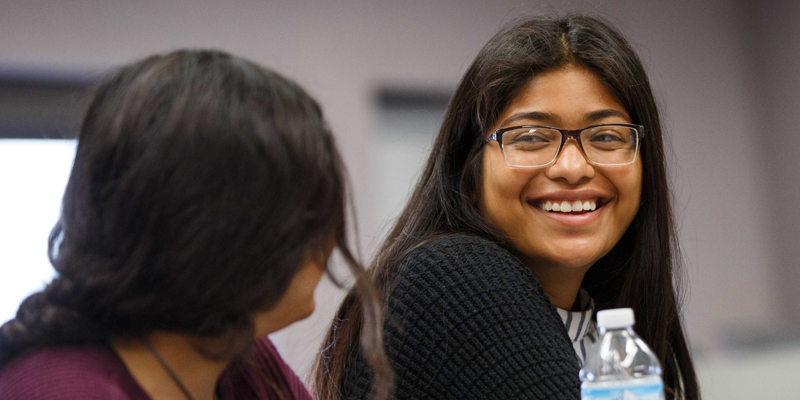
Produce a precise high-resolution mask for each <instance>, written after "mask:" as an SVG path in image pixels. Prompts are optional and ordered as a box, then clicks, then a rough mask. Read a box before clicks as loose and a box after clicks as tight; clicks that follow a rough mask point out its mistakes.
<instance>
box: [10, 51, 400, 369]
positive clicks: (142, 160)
mask: <svg viewBox="0 0 800 400" xmlns="http://www.w3.org/2000/svg"><path fill="white" fill-rule="evenodd" d="M78 139H79V140H78V146H77V152H76V156H75V162H74V165H73V168H72V173H71V175H70V178H69V182H68V184H67V188H66V191H65V193H64V198H63V204H62V209H61V217H60V219H59V221H58V223H57V224H56V226H55V228H54V229H53V231H52V233H51V235H50V238H49V252H50V260H51V262H52V264H53V267H54V268H55V270H56V271H57V276H56V278H54V279H53V281H52V282H51V283H50V284H49V285H47V287H46V288H45V289H44V290H42V291H40V292H38V293H35V294H33V295H31V296H30V297H28V298H27V299H26V300H25V301H23V302H22V304H21V306H20V307H19V310H18V312H17V315H16V318H14V319H12V320H10V321H8V322H7V323H6V324H4V325H3V326H2V327H1V328H0V369H2V368H3V367H4V366H5V365H7V364H8V363H9V362H10V361H12V360H13V359H15V358H16V357H19V356H20V355H22V354H23V353H25V352H26V351H28V350H32V349H36V348H41V347H44V346H52V345H64V344H78V343H91V342H103V341H106V340H107V339H108V338H109V337H112V336H115V335H119V336H129V337H135V336H137V335H142V334H145V333H148V332H150V331H154V330H162V331H170V332H177V333H183V334H187V335H192V336H197V337H208V338H222V339H226V340H223V342H224V343H229V345H225V346H223V347H225V348H223V349H212V350H213V351H211V352H210V353H209V354H211V355H212V356H214V357H231V356H232V354H234V353H236V352H237V351H240V350H243V346H245V345H247V344H249V343H250V342H252V339H253V316H254V314H255V313H257V312H259V311H262V310H265V309H268V308H269V307H270V306H271V305H273V304H274V303H275V302H276V301H277V300H278V299H279V298H281V296H282V295H283V293H284V292H285V291H286V289H287V287H288V285H289V283H290V281H291V279H292V278H293V277H294V276H295V274H296V272H297V271H298V270H299V268H301V267H302V266H303V264H304V260H305V259H307V257H308V256H309V254H311V255H315V254H322V253H323V251H324V249H326V248H329V246H330V243H331V242H332V240H335V243H336V245H337V246H338V249H339V252H340V253H341V255H342V256H343V258H344V259H345V260H346V261H347V264H348V265H349V267H350V270H351V271H352V272H353V273H354V274H355V275H356V276H357V277H361V276H362V275H363V269H362V268H361V267H360V266H359V264H358V263H357V262H356V260H355V258H354V257H353V254H352V253H351V251H350V250H349V248H348V244H347V243H348V241H347V235H346V224H345V222H346V218H345V214H346V203H347V202H346V198H345V192H346V182H345V173H344V168H343V165H342V162H341V160H340V157H339V155H338V153H337V150H336V148H335V145H334V139H333V136H332V135H331V133H330V131H329V129H328V127H327V124H326V122H325V120H324V118H323V115H322V112H321V109H320V107H319V105H318V104H317V103H316V101H314V100H313V99H312V98H311V97H310V96H309V95H308V94H306V92H305V91H304V90H303V89H302V88H301V87H300V86H298V85H297V84H295V83H294V82H292V81H290V80H288V79H286V78H284V77H282V76H280V75H279V74H277V73H275V72H273V71H270V70H268V69H266V68H263V67H261V66H258V65H256V64H254V63H252V62H249V61H247V60H244V59H242V58H238V57H234V56H231V55H229V54H226V53H223V52H219V51H200V50H198V51H190V50H183V51H177V52H173V53H169V54H166V55H157V56H152V57H149V58H147V59H144V60H142V61H139V62H136V63H134V64H131V65H128V66H125V67H122V68H120V69H118V70H117V71H115V72H113V73H111V74H109V75H108V76H106V77H105V78H104V79H103V80H102V81H101V82H100V83H99V85H98V86H97V87H96V89H95V93H94V95H93V98H92V99H91V101H90V104H89V106H88V110H87V111H86V113H85V117H84V119H83V122H82V125H81V128H80V133H79V138H78ZM355 288H356V289H355V290H356V291H358V293H359V298H360V299H361V300H362V301H364V304H365V306H364V307H363V309H364V310H365V312H364V315H363V318H365V320H367V321H371V322H367V323H366V325H369V326H371V327H370V328H367V329H368V330H371V331H372V332H374V333H373V334H369V335H367V336H366V337H365V338H364V346H365V348H368V349H370V350H369V351H370V352H371V353H372V356H371V357H370V361H374V362H375V365H376V368H377V370H378V372H379V375H380V371H383V370H388V368H386V367H382V366H383V365H385V364H386V362H385V356H383V353H382V346H381V345H380V340H379V339H380V326H381V317H380V307H379V306H377V304H378V303H377V301H376V299H377V297H376V292H375V289H374V287H373V286H372V285H371V284H370V283H369V280H368V279H364V278H359V279H358V280H357V283H356V286H355Z"/></svg>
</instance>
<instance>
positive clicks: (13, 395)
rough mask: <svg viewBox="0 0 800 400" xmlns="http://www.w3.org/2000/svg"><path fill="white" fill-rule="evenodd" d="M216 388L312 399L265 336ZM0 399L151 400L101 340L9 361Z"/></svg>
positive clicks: (250, 395) (226, 393) (223, 394)
mask: <svg viewBox="0 0 800 400" xmlns="http://www.w3.org/2000/svg"><path fill="white" fill-rule="evenodd" d="M217 390H218V392H219V395H220V399H221V400H232V399H237V398H238V399H242V398H245V399H267V400H272V399H276V400H277V399H298V400H312V399H313V398H312V397H311V395H310V394H309V393H308V391H307V390H306V388H305V386H303V382H302V381H301V380H300V378H299V377H298V376H297V375H296V374H295V373H294V372H293V371H292V370H291V368H290V367H289V366H288V365H287V364H286V362H285V361H283V359H282V358H281V356H280V354H278V351H277V350H276V349H275V345H273V344H272V341H270V340H269V338H266V337H265V338H263V339H259V340H258V341H256V343H255V344H254V345H253V347H252V349H251V350H250V351H249V353H248V354H247V355H246V357H245V359H244V361H243V362H242V363H239V364H237V365H236V366H231V367H229V368H228V369H227V370H225V372H223V373H222V375H221V376H220V378H219V381H217ZM278 392H280V393H281V394H280V395H279V394H278ZM0 399H2V400H56V399H58V400H95V399H96V400H100V399H104V400H151V399H150V396H148V395H147V393H145V391H144V390H143V389H142V387H141V386H139V384H138V383H137V382H136V381H135V380H134V379H133V376H131V374H130V372H128V369H127V368H126V367H125V364H124V363H123V362H122V360H120V358H119V357H118V356H117V355H116V353H114V351H112V350H111V348H109V347H108V346H107V345H105V344H94V345H82V346H61V347H48V348H44V349H41V350H36V351H34V352H33V353H30V354H28V355H26V356H23V357H20V358H18V359H16V360H14V361H12V362H11V363H10V364H8V365H7V366H6V368H4V369H3V370H2V371H0Z"/></svg>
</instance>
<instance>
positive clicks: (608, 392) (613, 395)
mask: <svg viewBox="0 0 800 400" xmlns="http://www.w3.org/2000/svg"><path fill="white" fill-rule="evenodd" d="M584 386H585V385H584ZM581 399H582V400H663V399H664V384H663V383H661V382H659V383H656V384H652V385H644V386H642V385H631V386H627V385H626V386H616V385H615V387H582V388H581Z"/></svg>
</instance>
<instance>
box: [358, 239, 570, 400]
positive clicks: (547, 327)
mask: <svg viewBox="0 0 800 400" xmlns="http://www.w3.org/2000/svg"><path fill="white" fill-rule="evenodd" d="M392 284H393V287H392V289H391V291H390V294H389V300H388V311H387V317H386V322H385V324H384V335H385V336H384V338H385V348H386V352H387V354H388V357H389V360H390V363H391V365H392V367H393V369H394V372H395V388H394V395H395V398H396V399H398V400H403V399H459V400H464V399H503V400H507V399H576V400H577V399H580V381H579V380H578V371H579V368H580V367H579V365H578V359H577V357H576V356H575V352H574V350H573V348H572V343H571V341H570V339H569V337H568V336H567V333H566V329H565V328H564V324H563V323H562V321H561V318H560V317H559V315H558V314H557V312H556V309H555V307H554V306H553V305H552V304H551V303H550V300H549V298H548V297H547V295H546V293H545V292H544V290H543V289H542V287H541V286H540V285H539V283H538V282H537V280H536V278H534V276H533V275H532V274H531V272H530V271H529V270H528V269H527V268H526V267H525V266H523V265H522V263H521V262H520V260H519V259H518V258H517V257H515V256H514V255H512V254H511V253H510V252H509V251H507V250H505V249H503V248H502V247H500V246H498V245H497V244H495V243H493V242H490V241H488V240H485V239H482V238H478V237H474V236H449V237H445V238H442V239H437V240H435V241H433V242H430V243H427V244H425V245H423V246H421V247H419V248H418V249H416V250H414V251H413V252H412V253H411V254H410V255H409V256H408V257H407V258H406V259H405V261H404V262H403V264H402V265H401V266H400V268H399V270H398V272H397V273H396V275H395V277H394V279H392ZM371 379H372V373H371V371H370V368H369V366H368V364H367V363H366V361H365V360H364V358H363V357H362V355H361V354H360V353H356V355H355V356H354V357H353V359H352V361H351V363H350V365H349V368H348V372H347V374H346V376H345V378H344V385H343V394H344V397H345V398H347V399H351V400H355V399H366V398H368V397H369V394H370V390H371Z"/></svg>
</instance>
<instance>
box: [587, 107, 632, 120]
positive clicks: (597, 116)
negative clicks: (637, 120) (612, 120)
mask: <svg viewBox="0 0 800 400" xmlns="http://www.w3.org/2000/svg"><path fill="white" fill-rule="evenodd" d="M609 117H619V118H623V119H625V120H626V121H630V120H631V117H629V116H628V114H626V113H624V112H622V111H619V110H612V109H610V108H609V109H606V110H598V111H592V112H590V113H587V114H586V115H585V116H584V117H583V118H584V120H585V121H586V122H587V123H591V122H596V121H599V120H602V119H606V118H609Z"/></svg>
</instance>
